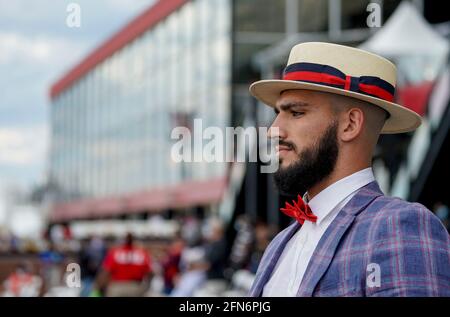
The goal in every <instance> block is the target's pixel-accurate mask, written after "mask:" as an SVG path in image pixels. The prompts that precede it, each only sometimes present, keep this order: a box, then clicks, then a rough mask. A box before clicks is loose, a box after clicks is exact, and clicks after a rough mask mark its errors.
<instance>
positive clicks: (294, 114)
mask: <svg viewBox="0 0 450 317" xmlns="http://www.w3.org/2000/svg"><path fill="white" fill-rule="evenodd" d="M291 113H292V116H293V117H300V116H302V115H303V114H304V112H298V111H291Z"/></svg>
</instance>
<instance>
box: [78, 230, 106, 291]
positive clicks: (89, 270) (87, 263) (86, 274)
mask: <svg viewBox="0 0 450 317" xmlns="http://www.w3.org/2000/svg"><path fill="white" fill-rule="evenodd" d="M105 255H106V246H105V243H104V241H103V239H102V238H100V237H98V236H93V237H90V238H89V239H87V241H84V242H83V243H82V245H81V249H80V252H79V255H78V261H79V263H80V267H81V285H82V290H81V294H80V295H81V296H82V297H86V296H89V294H90V293H91V290H92V285H93V283H94V281H95V277H96V276H97V273H98V271H99V269H100V267H101V265H102V262H103V260H104V258H105Z"/></svg>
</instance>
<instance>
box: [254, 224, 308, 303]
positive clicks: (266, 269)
mask: <svg viewBox="0 0 450 317" xmlns="http://www.w3.org/2000/svg"><path fill="white" fill-rule="evenodd" d="M300 227H301V225H300V224H299V223H298V222H297V221H295V222H294V223H292V224H291V225H290V226H289V227H287V228H286V229H285V230H284V232H282V233H281V235H280V236H279V237H278V238H279V239H278V238H277V240H274V241H273V242H272V243H273V247H271V248H268V249H267V251H266V252H267V254H265V255H264V258H263V259H261V262H260V265H262V267H261V268H260V269H258V274H257V275H256V277H255V282H254V283H253V287H252V288H251V290H250V296H262V291H263V288H264V286H265V285H266V283H267V282H268V281H269V279H270V276H271V275H272V272H273V270H274V269H275V266H276V264H277V262H278V259H279V258H280V256H281V254H282V253H283V250H284V248H285V247H286V244H287V243H288V241H289V240H290V239H291V238H292V236H293V235H294V234H295V233H296V232H297V230H298V229H299V228H300Z"/></svg>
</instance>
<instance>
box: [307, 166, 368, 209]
mask: <svg viewBox="0 0 450 317" xmlns="http://www.w3.org/2000/svg"><path fill="white" fill-rule="evenodd" d="M368 167H371V165H370V164H367V165H364V166H360V167H358V168H351V169H347V170H342V169H336V168H335V169H334V170H333V172H331V174H330V175H328V177H326V178H324V179H323V180H321V181H320V182H318V183H317V184H315V185H314V186H312V187H311V188H310V189H308V200H309V201H310V200H311V199H313V198H314V196H316V195H317V194H318V193H320V192H321V191H322V190H324V189H325V188H327V187H328V186H330V185H332V184H334V183H336V182H337V181H338V180H340V179H342V178H344V177H347V176H350V175H352V174H354V173H356V172H359V171H361V170H363V169H365V168H368Z"/></svg>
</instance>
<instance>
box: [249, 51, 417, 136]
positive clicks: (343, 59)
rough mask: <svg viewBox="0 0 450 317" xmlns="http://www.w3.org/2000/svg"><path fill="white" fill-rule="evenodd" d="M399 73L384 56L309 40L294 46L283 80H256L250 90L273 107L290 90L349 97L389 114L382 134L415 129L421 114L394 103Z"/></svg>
mask: <svg viewBox="0 0 450 317" xmlns="http://www.w3.org/2000/svg"><path fill="white" fill-rule="evenodd" d="M396 76H397V70H396V67H395V66H394V64H392V63H391V62H390V61H388V60H387V59H385V58H383V57H381V56H378V55H375V54H372V53H369V52H366V51H363V50H360V49H356V48H353V47H348V46H343V45H337V44H330V43H319V42H310V43H302V44H298V45H296V46H294V47H293V48H292V50H291V54H290V55H289V61H288V65H287V67H286V68H285V69H284V73H283V78H282V79H279V80H260V81H258V82H255V83H253V84H252V85H251V86H250V93H251V94H252V95H253V96H254V97H256V98H257V99H259V100H260V101H262V102H263V103H265V104H267V105H269V106H271V107H274V106H275V103H276V101H277V99H278V98H279V97H280V94H281V93H282V92H283V91H285V90H290V89H307V90H314V91H323V92H329V93H335V94H339V95H344V96H349V97H352V98H356V99H359V100H363V101H367V102H369V103H371V104H373V105H376V106H378V107H380V108H383V109H384V110H386V111H387V112H388V113H389V117H388V119H387V120H386V122H385V124H384V126H383V129H382V131H381V133H401V132H408V131H413V130H414V129H416V128H417V127H418V126H419V125H420V123H421V117H420V116H419V115H418V114H417V113H415V112H414V111H411V110H409V109H407V108H405V107H403V106H400V105H398V104H396V103H394V102H393V101H394V93H395V83H396Z"/></svg>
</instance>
